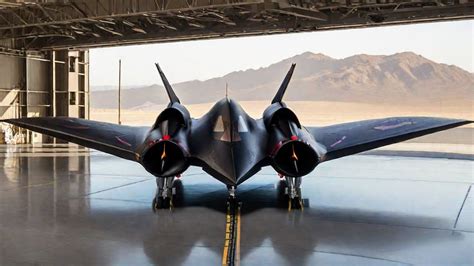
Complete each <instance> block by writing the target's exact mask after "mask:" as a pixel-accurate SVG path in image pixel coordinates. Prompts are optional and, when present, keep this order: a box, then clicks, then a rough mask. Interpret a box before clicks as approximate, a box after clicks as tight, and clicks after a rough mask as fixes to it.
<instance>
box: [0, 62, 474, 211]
mask: <svg viewBox="0 0 474 266" xmlns="http://www.w3.org/2000/svg"><path fill="white" fill-rule="evenodd" d="M156 67H157V69H158V72H159V74H160V76H161V79H162V81H163V84H164V87H165V89H166V92H167V94H168V97H169V100H170V102H169V104H168V106H167V108H166V109H164V110H163V111H162V112H161V113H160V114H159V115H158V117H157V119H156V122H155V123H154V124H153V126H152V127H130V126H123V125H116V124H110V123H103V122H96V121H90V120H84V119H78V118H69V117H35V118H21V119H8V120H4V122H7V123H10V124H13V125H16V126H19V127H22V128H26V129H29V130H32V131H36V132H39V133H42V134H46V135H50V136H53V137H56V138H59V139H63V140H66V141H69V142H73V143H77V144H79V145H82V146H85V147H89V148H92V149H96V150H99V151H102V152H105V153H109V154H112V155H115V156H118V157H121V158H124V159H127V160H131V161H135V162H138V163H140V164H141V165H142V166H143V167H144V168H145V169H146V170H147V171H148V172H149V173H151V174H152V175H154V176H155V177H156V183H157V186H158V189H157V192H156V196H155V198H154V200H153V209H154V210H156V209H160V208H168V207H171V206H172V205H173V191H174V186H175V185H176V184H175V183H176V182H174V181H175V177H176V176H179V175H181V174H182V173H183V172H184V171H186V169H187V168H188V167H189V166H198V167H202V169H203V170H204V171H205V172H207V173H208V174H210V175H211V176H213V177H214V178H216V179H218V180H219V181H221V182H222V183H224V184H225V185H227V188H228V190H229V197H230V198H231V199H232V198H234V197H235V189H236V188H237V186H238V185H239V184H241V183H243V182H244V181H245V180H247V179H248V178H250V177H252V176H253V175H254V174H256V173H257V172H258V171H259V170H260V169H261V168H262V167H264V166H269V165H271V166H272V167H273V168H274V169H275V171H276V172H277V173H279V174H280V176H282V177H284V180H285V181H286V182H284V184H285V191H286V193H285V194H286V196H285V197H287V199H288V203H289V207H291V206H293V208H299V207H302V201H301V198H302V195H301V188H300V187H301V182H302V177H303V176H305V175H307V174H309V173H310V172H311V171H313V170H314V168H315V167H316V166H317V165H318V164H320V163H323V162H326V161H329V160H333V159H337V158H340V157H344V156H348V155H351V154H355V153H359V152H363V151H367V150H371V149H375V148H378V147H381V146H385V145H388V144H392V143H396V142H400V141H404V140H408V139H411V138H415V137H419V136H422V135H426V134H430V133H433V132H437V131H441V130H446V129H449V128H453V127H457V126H461V125H464V124H468V123H471V122H472V121H467V120H458V119H447V118H435V117H392V118H384V119H375V120H365V121H359V122H351V123H344V124H338V125H332V126H324V127H303V126H302V125H301V123H300V121H299V120H298V117H297V116H296V114H295V113H294V112H293V111H291V110H290V109H289V108H288V107H287V106H286V105H285V103H284V102H283V101H282V100H283V95H284V93H285V91H286V89H287V87H288V84H289V82H290V79H291V76H292V74H293V71H294V69H295V64H293V65H292V66H291V68H290V70H289V71H288V74H287V75H286V77H285V79H284V80H283V82H282V84H281V86H280V88H279V89H278V91H277V93H276V95H275V97H274V98H273V100H272V102H271V104H270V105H269V106H268V108H266V110H265V111H264V112H263V117H262V118H261V119H253V118H252V117H250V116H249V115H248V114H247V113H246V112H245V111H244V110H243V109H242V107H241V106H240V105H239V104H238V103H237V102H236V101H234V100H231V99H229V98H227V97H226V98H224V99H222V100H220V101H218V102H217V103H216V104H215V105H214V106H213V107H212V109H211V110H210V111H209V112H208V113H206V114H205V115H204V116H203V117H201V118H199V119H193V118H191V117H190V114H189V112H188V110H187V109H186V108H185V107H184V106H183V105H182V104H181V103H180V100H179V99H178V97H177V96H176V94H175V92H174V91H173V89H172V87H171V85H170V83H169V82H168V80H167V78H166V77H165V75H164V73H163V71H162V70H161V68H160V67H159V65H158V64H156Z"/></svg>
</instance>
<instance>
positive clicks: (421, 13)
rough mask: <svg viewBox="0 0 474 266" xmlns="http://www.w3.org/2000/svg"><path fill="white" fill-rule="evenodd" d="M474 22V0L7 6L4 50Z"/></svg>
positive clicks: (0, 13)
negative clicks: (464, 21) (456, 21)
mask: <svg viewBox="0 0 474 266" xmlns="http://www.w3.org/2000/svg"><path fill="white" fill-rule="evenodd" d="M472 18H474V0H408V1H406V0H403V1H401V0H397V1H394V0H326V1H320V0H240V1H239V0H153V1H149V0H146V1H145V0H97V1H96V0H70V1H67V0H62V1H60V0H57V1H54V0H50V1H1V2H0V47H1V48H0V49H4V50H5V49H20V50H31V49H33V50H34V49H60V48H71V47H72V48H89V47H104V46H115V45H122V44H139V43H149V42H167V41H179V40H194V39H206V38H225V37H234V36H248V35H262V34H273V33H286V32H304V31H317V30H329V29H340V28H355V27H371V26H381V25H390V24H404V23H416V22H430V21H440V20H454V19H472Z"/></svg>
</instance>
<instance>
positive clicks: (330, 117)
mask: <svg viewBox="0 0 474 266" xmlns="http://www.w3.org/2000/svg"><path fill="white" fill-rule="evenodd" d="M240 104H241V105H242V107H243V108H244V109H245V110H246V111H247V113H248V114H249V115H250V116H252V117H254V118H260V117H261V116H262V113H263V111H264V110H265V108H266V107H267V106H268V102H263V101H249V102H240ZM287 104H288V106H289V107H290V108H291V109H293V110H294V111H295V113H296V114H297V115H298V117H299V119H300V120H301V122H302V123H303V124H305V125H307V126H311V125H330V124H337V123H342V122H349V121H357V120H365V119H373V118H383V117H390V116H438V117H448V118H462V119H470V120H474V105H471V106H470V108H469V107H468V108H466V105H463V106H456V105H450V106H446V105H437V104H436V103H434V104H433V106H430V107H426V106H399V105H373V104H362V103H343V102H287ZM212 105H213V103H206V104H194V105H186V107H187V108H188V110H189V111H190V113H191V116H192V117H195V118H198V117H201V116H202V115H203V114H205V113H206V112H207V111H209V109H210V108H211V107H212ZM164 108H165V106H164V105H163V106H156V108H153V109H144V110H122V122H123V123H124V124H127V125H151V124H152V123H153V122H154V120H155V119H156V117H157V116H158V114H159V113H160V112H161V111H162V110H163V109H164ZM91 119H94V120H99V121H106V122H116V121H117V110H115V109H92V110H91Z"/></svg>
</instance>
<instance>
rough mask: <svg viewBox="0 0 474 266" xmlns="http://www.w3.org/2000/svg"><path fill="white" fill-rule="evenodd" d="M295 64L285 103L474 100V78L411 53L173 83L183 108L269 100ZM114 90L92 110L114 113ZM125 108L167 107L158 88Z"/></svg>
mask: <svg viewBox="0 0 474 266" xmlns="http://www.w3.org/2000/svg"><path fill="white" fill-rule="evenodd" d="M292 63H296V70H295V73H294V75H293V78H292V80H291V83H290V86H289V89H288V91H287V94H286V95H285V99H286V100H288V101H343V102H364V103H380V104H384V103H387V104H403V103H410V104H413V103H417V104H440V103H444V102H450V103H457V102H459V103H465V102H470V103H471V104H472V101H473V99H474V74H473V73H469V72H467V71H465V70H463V69H461V68H459V67H456V66H453V65H446V64H439V63H436V62H433V61H431V60H429V59H426V58H424V57H422V56H420V55H417V54H414V53H412V52H404V53H397V54H393V55H365V54H361V55H355V56H351V57H347V58H344V59H334V58H331V57H328V56H326V55H323V54H314V53H310V52H306V53H303V54H300V55H297V56H294V57H291V58H288V59H285V60H283V61H280V62H278V63H275V64H272V65H270V66H268V67H263V68H259V69H249V70H245V71H236V72H232V73H229V74H227V75H225V76H223V77H218V78H213V79H209V80H205V81H198V80H193V81H188V82H182V83H177V84H174V85H173V87H174V88H175V90H176V93H177V94H178V95H179V97H180V99H181V100H182V102H183V103H184V104H193V103H207V102H214V101H217V100H219V99H221V98H223V97H224V95H225V86H226V83H228V84H229V95H230V97H231V98H233V99H236V100H240V101H243V100H271V98H272V97H273V95H274V93H275V92H276V90H277V88H278V87H279V85H280V82H281V81H282V79H283V77H284V76H285V74H286V72H287V71H288V69H289V67H290V65H291V64H292ZM116 95H117V93H116V91H114V90H106V91H94V89H93V92H92V96H91V100H92V107H94V108H116V105H117V104H116V103H117V100H116V97H117V96H116ZM122 95H123V96H122V97H123V98H122V103H123V107H124V108H134V109H139V108H141V107H142V106H146V107H150V106H152V105H153V104H165V103H167V101H168V100H167V98H166V93H165V92H164V90H163V88H162V87H161V86H160V85H150V86H146V87H139V88H133V89H126V90H124V91H123V93H122Z"/></svg>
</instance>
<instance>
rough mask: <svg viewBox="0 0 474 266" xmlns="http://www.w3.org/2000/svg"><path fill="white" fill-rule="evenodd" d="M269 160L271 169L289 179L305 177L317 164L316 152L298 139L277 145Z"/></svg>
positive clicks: (317, 156)
mask: <svg viewBox="0 0 474 266" xmlns="http://www.w3.org/2000/svg"><path fill="white" fill-rule="evenodd" d="M271 158H272V166H273V168H274V169H275V170H276V171H277V172H278V173H280V174H282V175H284V176H289V177H300V176H305V175H307V174H309V173H311V172H312V171H313V170H314V168H315V167H316V166H317V165H318V164H319V155H318V153H317V152H316V150H315V149H314V148H313V147H311V145H310V144H308V143H306V142H304V141H302V140H298V139H295V140H288V141H286V142H281V143H279V144H277V145H276V147H275V149H274V151H273V153H272V155H271Z"/></svg>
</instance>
